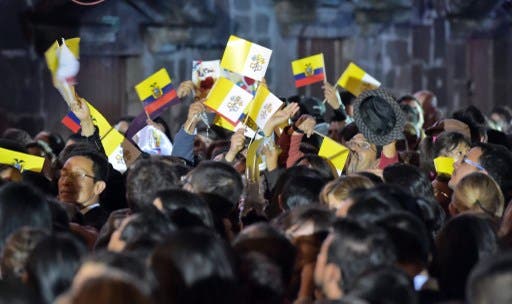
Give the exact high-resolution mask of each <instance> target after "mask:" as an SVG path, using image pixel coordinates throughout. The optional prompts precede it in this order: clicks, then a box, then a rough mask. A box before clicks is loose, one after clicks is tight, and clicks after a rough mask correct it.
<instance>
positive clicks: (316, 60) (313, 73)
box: [292, 53, 325, 88]
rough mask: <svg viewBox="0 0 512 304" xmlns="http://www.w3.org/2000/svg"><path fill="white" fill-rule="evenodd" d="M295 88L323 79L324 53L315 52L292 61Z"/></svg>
mask: <svg viewBox="0 0 512 304" xmlns="http://www.w3.org/2000/svg"><path fill="white" fill-rule="evenodd" d="M292 71H293V75H294V78H295V86H296V87H297V88H299V87H303V86H306V85H310V84H313V83H316V82H321V81H324V80H325V65H324V54H322V53H320V54H316V55H312V56H308V57H304V58H301V59H297V60H294V61H292Z"/></svg>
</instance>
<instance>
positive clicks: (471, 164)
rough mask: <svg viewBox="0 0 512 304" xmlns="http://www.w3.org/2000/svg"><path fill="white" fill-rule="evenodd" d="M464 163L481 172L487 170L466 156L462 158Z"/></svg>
mask: <svg viewBox="0 0 512 304" xmlns="http://www.w3.org/2000/svg"><path fill="white" fill-rule="evenodd" d="M462 161H463V162H465V163H466V164H468V165H470V166H472V167H475V168H477V169H478V170H480V171H484V170H485V168H484V167H482V165H480V164H479V163H476V162H474V161H472V160H471V159H469V158H467V156H466V155H464V157H463V158H462Z"/></svg>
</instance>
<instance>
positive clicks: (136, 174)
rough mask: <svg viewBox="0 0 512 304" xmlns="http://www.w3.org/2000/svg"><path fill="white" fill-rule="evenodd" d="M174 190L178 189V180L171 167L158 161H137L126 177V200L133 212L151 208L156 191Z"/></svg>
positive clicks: (151, 159)
mask: <svg viewBox="0 0 512 304" xmlns="http://www.w3.org/2000/svg"><path fill="white" fill-rule="evenodd" d="M175 188H179V178H178V176H177V174H176V172H175V170H174V167H173V165H170V164H168V163H166V162H165V161H163V160H160V159H153V158H150V159H141V160H138V161H137V162H136V163H135V164H134V165H133V167H132V168H130V170H129V171H128V175H127V177H126V199H127V201H128V205H129V206H130V208H131V209H132V210H134V211H140V210H143V209H145V208H147V207H148V206H152V203H153V200H152V198H153V197H154V194H155V193H156V192H157V191H160V190H165V189H175Z"/></svg>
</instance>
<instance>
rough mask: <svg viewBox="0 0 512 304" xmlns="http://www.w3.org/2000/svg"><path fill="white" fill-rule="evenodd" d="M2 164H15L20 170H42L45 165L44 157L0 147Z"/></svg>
mask: <svg viewBox="0 0 512 304" xmlns="http://www.w3.org/2000/svg"><path fill="white" fill-rule="evenodd" d="M0 164H5V165H9V166H13V167H15V168H16V169H18V170H19V171H20V172H23V171H24V170H28V171H33V172H37V173H39V172H41V170H42V169H43V165H44V157H40V156H35V155H32V154H27V153H22V152H18V151H13V150H9V149H4V148H0Z"/></svg>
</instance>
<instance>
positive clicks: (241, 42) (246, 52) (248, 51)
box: [220, 35, 272, 81]
mask: <svg viewBox="0 0 512 304" xmlns="http://www.w3.org/2000/svg"><path fill="white" fill-rule="evenodd" d="M271 55H272V50H271V49H268V48H266V47H263V46H261V45H258V44H256V43H252V42H250V41H247V40H245V39H242V38H239V37H237V36H234V35H231V36H230V37H229V40H228V43H227V45H226V49H225V50H224V55H223V56H222V59H221V62H220V66H221V67H222V68H224V69H226V70H229V71H232V72H235V73H238V74H241V75H243V76H247V77H249V78H252V79H255V80H258V81H261V80H262V79H263V77H264V76H265V72H266V71H267V67H268V63H269V61H270V56H271Z"/></svg>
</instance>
